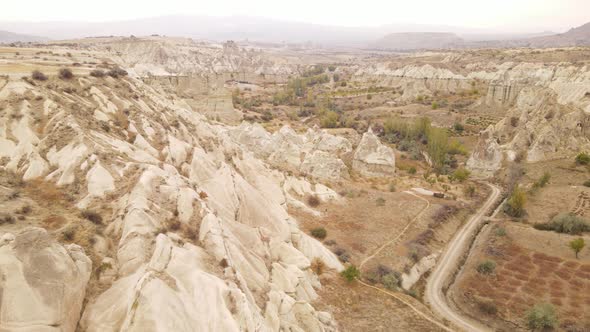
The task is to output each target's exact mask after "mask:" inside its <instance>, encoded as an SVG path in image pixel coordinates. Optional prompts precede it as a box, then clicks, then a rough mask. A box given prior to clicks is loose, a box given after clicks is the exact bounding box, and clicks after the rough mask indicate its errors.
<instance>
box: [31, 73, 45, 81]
mask: <svg viewBox="0 0 590 332" xmlns="http://www.w3.org/2000/svg"><path fill="white" fill-rule="evenodd" d="M31 77H32V78H33V79H34V80H37V81H47V76H46V75H45V74H43V73H42V72H40V71H38V70H33V73H32V74H31Z"/></svg>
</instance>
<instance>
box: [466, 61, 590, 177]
mask: <svg viewBox="0 0 590 332" xmlns="http://www.w3.org/2000/svg"><path fill="white" fill-rule="evenodd" d="M589 75H590V73H589V72H588V68H586V67H583V68H576V67H574V66H571V65H567V64H564V65H555V66H549V67H548V66H544V65H541V64H526V63H525V64H519V65H514V66H501V67H499V68H498V71H497V72H485V73H484V72H479V73H473V74H472V76H473V77H478V78H480V79H489V80H491V81H492V82H499V83H500V84H501V85H502V86H504V87H507V88H506V89H509V91H511V92H509V93H507V94H505V96H506V98H504V97H502V98H499V100H508V101H509V100H512V99H514V102H512V103H509V104H511V105H512V106H511V107H510V108H509V110H508V111H507V113H506V115H505V117H504V119H502V120H501V121H500V122H499V123H497V124H496V125H494V126H491V127H490V128H488V129H487V130H486V132H485V133H483V134H482V135H481V138H480V141H479V143H478V146H477V148H476V150H475V151H474V153H473V155H472V156H471V158H470V160H469V161H468V166H469V167H470V168H471V169H472V170H474V171H477V172H480V173H486V174H490V173H492V172H493V171H495V170H497V169H499V168H500V166H501V162H502V160H508V161H513V160H514V159H515V158H519V157H523V159H524V160H526V161H528V162H537V161H543V160H548V159H553V158H563V157H570V156H572V155H575V154H577V153H578V152H580V151H588V149H589V148H590V136H589V135H588V111H590V109H589V107H590V99H589V98H588V94H589V93H590V80H589V78H590V76H589ZM505 91H506V90H505ZM514 91H518V92H517V94H516V97H514V96H513V95H514ZM486 98H490V95H489V94H488V97H486ZM491 99H497V98H495V97H491ZM502 103H504V102H502Z"/></svg>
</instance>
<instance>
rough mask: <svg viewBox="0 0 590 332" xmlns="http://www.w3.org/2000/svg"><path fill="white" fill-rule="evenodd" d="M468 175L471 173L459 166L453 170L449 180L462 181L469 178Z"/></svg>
mask: <svg viewBox="0 0 590 332" xmlns="http://www.w3.org/2000/svg"><path fill="white" fill-rule="evenodd" d="M469 175H471V172H469V171H468V170H467V169H465V168H459V169H457V170H455V171H454V172H453V174H452V175H451V180H453V181H455V180H456V181H459V182H463V181H465V180H467V178H469Z"/></svg>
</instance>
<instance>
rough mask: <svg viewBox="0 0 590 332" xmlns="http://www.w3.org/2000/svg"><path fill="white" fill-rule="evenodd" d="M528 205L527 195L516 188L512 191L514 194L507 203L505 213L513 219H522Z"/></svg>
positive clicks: (518, 187)
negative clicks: (525, 206)
mask: <svg viewBox="0 0 590 332" xmlns="http://www.w3.org/2000/svg"><path fill="white" fill-rule="evenodd" d="M525 204H526V193H525V192H524V190H522V189H521V188H520V186H515V187H514V189H513V190H512V194H510V197H509V198H508V201H506V204H505V206H504V212H505V213H506V214H507V215H509V216H512V217H516V218H519V217H522V216H523V215H524V213H525V210H524V205H525Z"/></svg>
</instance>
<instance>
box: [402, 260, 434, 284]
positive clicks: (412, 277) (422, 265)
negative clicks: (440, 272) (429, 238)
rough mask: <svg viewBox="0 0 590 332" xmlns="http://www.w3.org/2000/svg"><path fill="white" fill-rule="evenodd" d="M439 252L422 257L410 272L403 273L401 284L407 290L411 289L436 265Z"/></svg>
mask: <svg viewBox="0 0 590 332" xmlns="http://www.w3.org/2000/svg"><path fill="white" fill-rule="evenodd" d="M437 257H438V254H437V253H434V254H431V255H428V256H425V257H422V259H420V261H418V262H417V263H416V264H414V266H412V268H411V269H410V271H409V272H408V273H404V274H402V280H401V286H402V288H403V289H405V290H410V288H412V287H413V286H414V285H415V284H416V283H417V282H418V280H420V278H421V277H422V276H423V275H424V274H425V273H426V272H428V271H430V269H432V268H433V267H434V266H435V265H436V258H437Z"/></svg>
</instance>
